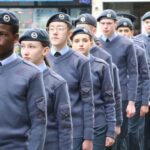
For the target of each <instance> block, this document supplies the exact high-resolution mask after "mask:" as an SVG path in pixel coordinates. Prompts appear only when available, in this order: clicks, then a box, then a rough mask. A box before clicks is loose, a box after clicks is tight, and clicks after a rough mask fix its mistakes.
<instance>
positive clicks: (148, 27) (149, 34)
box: [135, 11, 150, 150]
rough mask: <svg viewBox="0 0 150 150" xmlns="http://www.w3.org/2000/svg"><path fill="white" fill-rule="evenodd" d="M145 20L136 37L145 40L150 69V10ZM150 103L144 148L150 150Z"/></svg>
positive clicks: (143, 19) (144, 17)
mask: <svg viewBox="0 0 150 150" xmlns="http://www.w3.org/2000/svg"><path fill="white" fill-rule="evenodd" d="M141 20H142V22H143V28H144V32H143V33H141V34H139V35H137V36H136V37H135V38H136V39H138V40H139V41H143V42H144V44H145V50H146V53H147V59H148V65H149V70H150V49H149V47H150V11H148V12H146V13H145V14H144V15H143V16H142V18H141ZM149 102H150V100H149ZM149 127H150V103H149V113H148V114H147V115H146V118H145V139H144V140H145V142H144V147H145V148H144V149H145V150H148V149H150V146H149V143H150V128H149Z"/></svg>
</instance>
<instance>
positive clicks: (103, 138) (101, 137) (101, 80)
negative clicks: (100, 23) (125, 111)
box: [71, 28, 115, 150]
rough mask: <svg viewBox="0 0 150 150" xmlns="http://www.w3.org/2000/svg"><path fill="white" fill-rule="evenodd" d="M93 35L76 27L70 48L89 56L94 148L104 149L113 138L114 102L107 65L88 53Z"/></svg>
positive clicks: (97, 149)
mask: <svg viewBox="0 0 150 150" xmlns="http://www.w3.org/2000/svg"><path fill="white" fill-rule="evenodd" d="M92 38H93V36H92V35H91V34H90V32H89V31H88V30H86V29H84V28H77V29H75V30H74V31H73V33H72V35H71V40H72V48H73V49H74V50H75V51H77V52H79V53H81V54H83V55H85V56H87V57H89V58H90V65H91V72H92V81H93V93H94V104H95V115H94V116H95V124H94V142H93V144H94V150H104V149H105V146H111V145H112V144H113V143H114V139H115V109H114V107H115V103H114V97H113V84H112V80H111V75H110V70H109V65H108V64H107V63H106V62H105V61H103V60H101V59H99V58H96V57H94V56H92V55H90V54H89V51H90V48H91V47H92V45H93V44H92V42H93V39H92Z"/></svg>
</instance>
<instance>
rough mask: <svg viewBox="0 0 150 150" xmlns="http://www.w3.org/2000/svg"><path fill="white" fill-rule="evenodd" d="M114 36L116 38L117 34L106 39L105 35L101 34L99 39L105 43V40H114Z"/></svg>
mask: <svg viewBox="0 0 150 150" xmlns="http://www.w3.org/2000/svg"><path fill="white" fill-rule="evenodd" d="M116 36H117V34H116V33H114V34H113V35H111V36H110V37H109V38H108V37H106V36H105V35H103V34H101V35H100V38H101V39H102V40H103V41H106V40H107V39H109V41H112V40H113V39H115V38H116Z"/></svg>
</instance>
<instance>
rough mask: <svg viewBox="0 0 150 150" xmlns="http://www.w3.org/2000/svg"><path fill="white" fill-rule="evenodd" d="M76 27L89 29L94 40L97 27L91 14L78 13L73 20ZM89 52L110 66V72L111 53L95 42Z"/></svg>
mask: <svg viewBox="0 0 150 150" xmlns="http://www.w3.org/2000/svg"><path fill="white" fill-rule="evenodd" d="M74 24H75V26H76V27H83V28H86V29H87V30H89V31H90V32H91V33H92V34H93V36H94V40H95V34H96V27H97V22H96V19H95V18H94V17H93V16H92V15H91V14H87V13H86V14H82V15H80V16H79V17H78V18H77V19H76V20H75V22H74ZM90 53H91V54H92V55H93V56H96V57H98V58H101V59H103V60H105V61H106V62H107V63H108V64H109V66H110V71H111V74H112V58H111V55H110V54H109V53H107V52H106V51H105V50H104V49H103V48H101V47H99V46H98V45H97V42H96V41H95V42H93V45H92V48H91V49H90Z"/></svg>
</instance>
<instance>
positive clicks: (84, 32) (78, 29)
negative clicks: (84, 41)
mask: <svg viewBox="0 0 150 150" xmlns="http://www.w3.org/2000/svg"><path fill="white" fill-rule="evenodd" d="M77 34H87V35H89V36H90V37H91V38H92V37H93V36H92V34H91V32H90V31H89V30H87V29H85V28H75V29H74V30H73V32H72V35H71V37H70V39H71V40H72V39H73V37H74V36H75V35H77Z"/></svg>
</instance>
